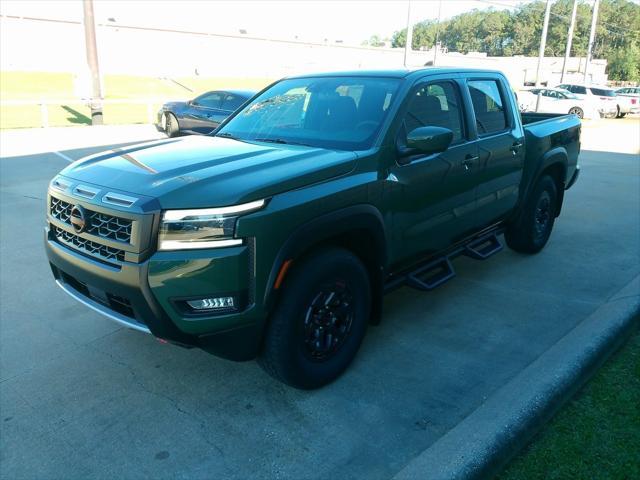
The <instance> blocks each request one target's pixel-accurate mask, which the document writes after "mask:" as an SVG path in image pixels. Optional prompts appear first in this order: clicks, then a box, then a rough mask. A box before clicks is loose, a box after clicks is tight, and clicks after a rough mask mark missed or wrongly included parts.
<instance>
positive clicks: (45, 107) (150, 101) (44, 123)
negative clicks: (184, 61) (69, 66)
mask: <svg viewBox="0 0 640 480" xmlns="http://www.w3.org/2000/svg"><path fill="white" fill-rule="evenodd" d="M168 101H169V99H167V98H142V99H135V98H131V99H129V98H118V99H105V100H101V101H99V102H96V103H99V104H101V105H103V106H104V105H146V107H147V121H148V123H155V118H154V117H155V113H156V112H155V111H154V107H156V108H157V107H158V106H159V105H162V104H164V103H166V102H168ZM79 104H82V105H85V106H86V107H87V108H90V107H91V105H92V101H91V100H90V99H87V98H56V99H40V100H2V101H0V109H2V107H5V106H38V107H39V108H40V126H41V127H42V128H47V127H48V126H49V107H50V106H63V105H79Z"/></svg>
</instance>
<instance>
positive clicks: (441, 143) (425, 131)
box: [407, 127, 453, 155]
mask: <svg viewBox="0 0 640 480" xmlns="http://www.w3.org/2000/svg"><path fill="white" fill-rule="evenodd" d="M452 140H453V132H452V131H451V130H449V129H448V128H443V127H419V128H416V129H415V130H412V131H411V132H409V135H407V148H408V149H409V152H407V153H408V154H409V155H415V154H416V153H424V154H426V155H430V154H432V153H440V152H444V151H445V150H446V149H447V148H449V145H451V141H452ZM411 151H413V152H411Z"/></svg>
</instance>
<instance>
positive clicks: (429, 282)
mask: <svg viewBox="0 0 640 480" xmlns="http://www.w3.org/2000/svg"><path fill="white" fill-rule="evenodd" d="M455 276H456V272H455V270H454V269H453V265H451V260H449V258H448V257H442V258H439V259H437V260H434V261H433V262H431V263H428V264H427V265H425V266H424V267H421V268H418V269H417V270H415V271H413V272H411V273H410V274H408V275H407V285H409V286H410V287H412V288H416V289H418V290H425V291H429V290H433V289H434V288H437V287H439V286H440V285H442V284H443V283H445V282H446V281H448V280H451V279H452V278H453V277H455Z"/></svg>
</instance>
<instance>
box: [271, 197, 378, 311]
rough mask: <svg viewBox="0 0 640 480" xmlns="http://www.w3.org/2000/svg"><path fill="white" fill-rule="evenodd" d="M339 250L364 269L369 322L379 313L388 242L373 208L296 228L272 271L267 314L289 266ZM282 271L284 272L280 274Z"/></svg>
mask: <svg viewBox="0 0 640 480" xmlns="http://www.w3.org/2000/svg"><path fill="white" fill-rule="evenodd" d="M328 246H338V247H342V248H345V249H347V250H349V251H351V252H352V253H354V254H355V255H356V256H357V257H358V258H359V259H360V260H361V261H362V262H363V264H364V265H365V267H366V268H367V271H368V273H369V276H370V279H371V287H372V291H371V295H372V300H373V302H372V316H371V318H372V322H373V323H377V322H378V321H379V319H380V314H381V310H382V296H383V282H384V271H385V267H386V264H387V238H386V234H385V228H384V220H383V218H382V215H381V213H380V211H379V210H378V209H377V208H376V207H374V206H373V205H369V204H363V205H354V206H351V207H347V208H344V209H340V210H336V211H334V212H330V213H327V214H324V215H321V216H319V217H317V218H315V219H313V220H311V221H309V222H307V223H305V224H303V225H302V226H300V227H299V228H297V229H296V230H295V231H294V232H293V233H292V234H291V235H290V236H289V238H288V239H287V241H286V242H285V243H284V245H282V247H281V248H280V250H279V252H278V254H277V256H276V259H275V261H274V262H273V265H272V267H271V271H270V273H269V277H268V280H267V286H266V289H265V296H264V303H265V306H266V307H267V309H268V310H269V311H271V310H272V308H273V306H274V305H275V303H276V302H277V300H278V297H279V295H280V290H281V289H280V288H279V287H280V285H276V282H278V283H284V282H286V277H287V269H288V265H289V264H291V265H295V264H296V263H297V262H298V261H300V260H301V259H302V258H304V257H305V255H307V254H308V253H310V252H312V251H316V250H317V249H318V248H323V247H328ZM283 270H284V271H283Z"/></svg>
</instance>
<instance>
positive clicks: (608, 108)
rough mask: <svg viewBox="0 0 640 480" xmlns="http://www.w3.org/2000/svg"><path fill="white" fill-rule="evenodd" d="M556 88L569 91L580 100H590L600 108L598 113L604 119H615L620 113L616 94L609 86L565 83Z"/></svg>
mask: <svg viewBox="0 0 640 480" xmlns="http://www.w3.org/2000/svg"><path fill="white" fill-rule="evenodd" d="M556 88H561V89H563V90H568V91H570V92H571V93H573V94H575V95H576V96H577V97H578V98H583V99H585V100H590V101H591V102H593V103H594V104H596V105H597V106H598V111H599V112H600V115H601V116H603V117H615V116H617V115H618V113H619V109H618V101H617V99H616V92H615V90H613V89H611V88H609V87H607V86H604V85H585V84H581V83H563V84H561V85H558V86H557V87H556Z"/></svg>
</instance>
